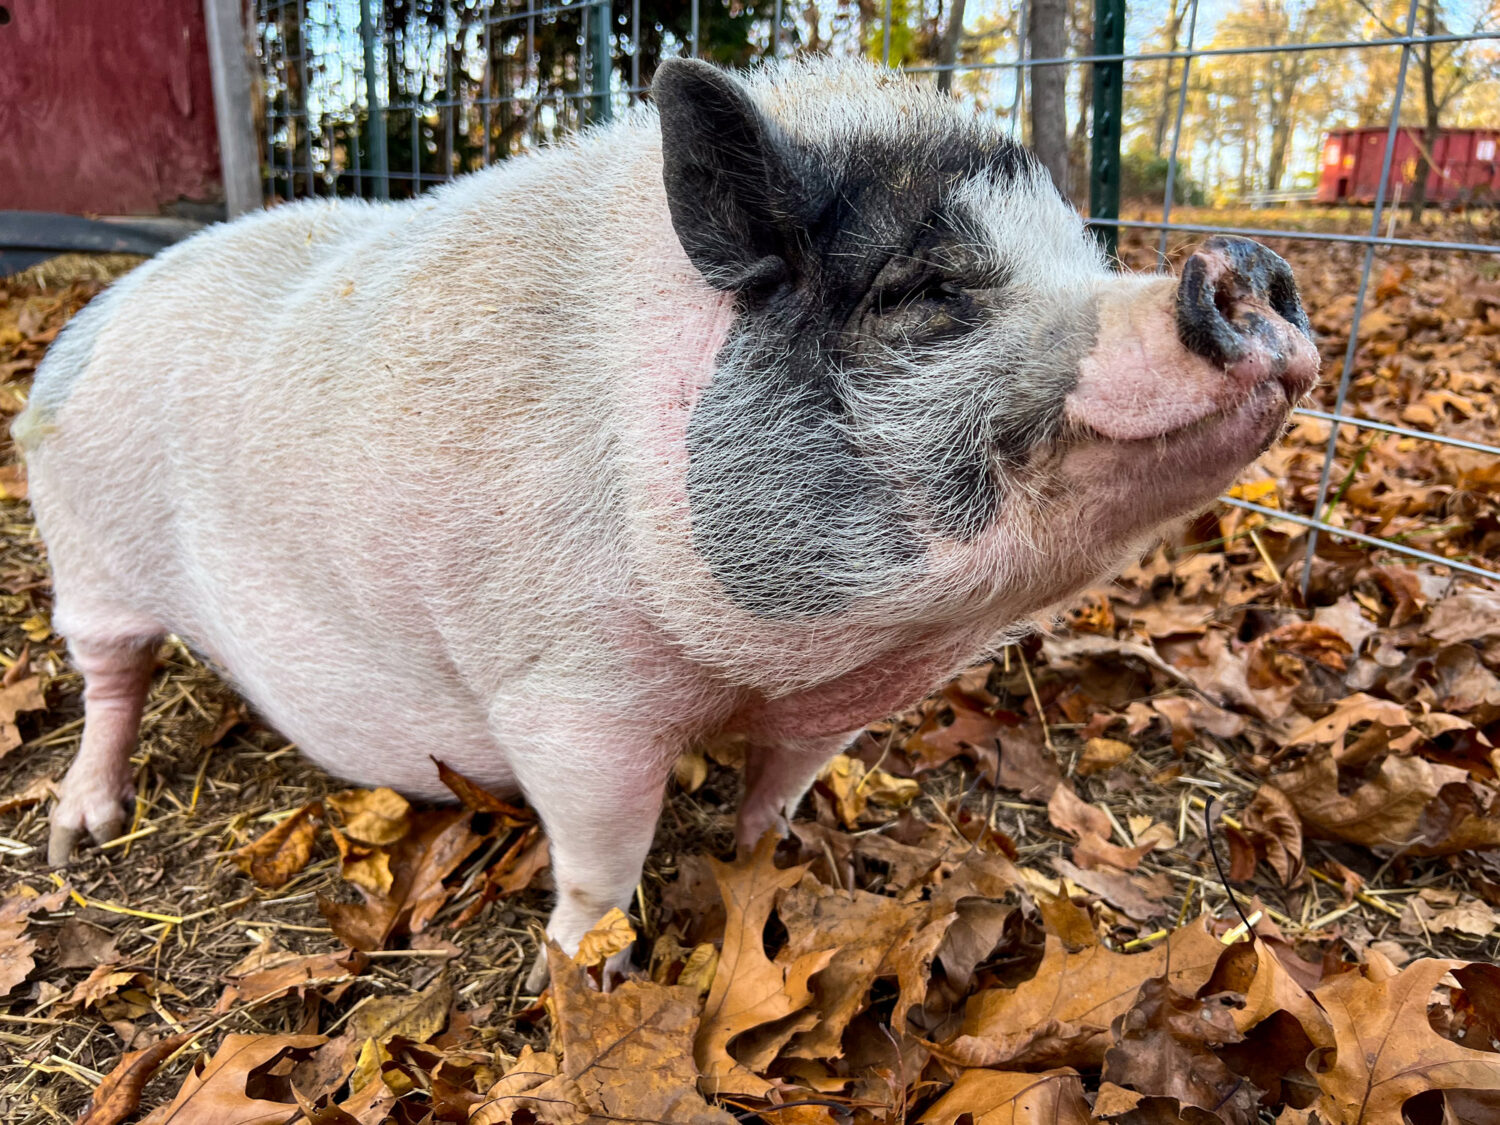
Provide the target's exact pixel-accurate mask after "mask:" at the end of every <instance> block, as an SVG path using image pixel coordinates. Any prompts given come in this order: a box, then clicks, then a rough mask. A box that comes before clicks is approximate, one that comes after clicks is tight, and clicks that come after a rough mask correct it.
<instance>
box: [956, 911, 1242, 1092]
mask: <svg viewBox="0 0 1500 1125" xmlns="http://www.w3.org/2000/svg"><path fill="white" fill-rule="evenodd" d="M1224 951H1225V946H1223V945H1222V944H1220V942H1219V941H1218V939H1216V938H1215V937H1213V935H1212V934H1210V933H1209V932H1208V930H1207V928H1206V927H1205V925H1204V924H1203V922H1202V921H1201V920H1200V921H1197V922H1191V923H1189V924H1188V925H1186V926H1183V927H1181V928H1180V929H1178V930H1176V931H1175V932H1174V933H1173V934H1172V935H1171V936H1170V937H1169V938H1168V939H1167V940H1166V941H1165V942H1163V943H1162V944H1161V945H1159V946H1157V947H1156V948H1154V949H1151V950H1148V951H1146V952H1144V953H1135V954H1126V953H1115V952H1113V951H1112V950H1109V949H1105V948H1104V947H1103V946H1102V945H1091V946H1087V947H1086V948H1084V949H1082V950H1080V951H1078V952H1076V953H1075V952H1069V951H1068V949H1067V948H1066V947H1065V946H1064V945H1063V943H1062V940H1061V939H1060V938H1058V937H1056V936H1054V935H1051V934H1049V935H1047V941H1046V947H1045V952H1044V954H1043V957H1042V962H1041V964H1040V965H1039V966H1038V967H1037V971H1036V975H1035V976H1033V977H1032V978H1031V979H1030V980H1028V981H1026V982H1025V983H1024V984H1021V985H1020V986H1018V987H1016V988H991V989H986V990H984V991H983V992H979V993H976V994H975V995H974V996H972V997H970V999H969V1003H968V1007H967V1008H966V1010H965V1012H964V1021H963V1029H962V1032H961V1034H960V1035H959V1036H958V1037H957V1038H956V1039H954V1040H953V1042H951V1043H948V1044H944V1045H943V1046H942V1047H941V1049H940V1054H941V1055H942V1056H943V1057H944V1058H947V1059H950V1060H952V1061H953V1062H956V1063H959V1064H961V1065H964V1066H983V1067H1007V1066H1024V1067H1046V1066H1079V1067H1097V1066H1100V1065H1102V1063H1103V1061H1104V1052H1105V1051H1106V1050H1107V1049H1108V1047H1109V1046H1110V1025H1111V1024H1112V1023H1113V1022H1114V1021H1115V1019H1116V1018H1117V1017H1119V1016H1121V1015H1123V1014H1124V1013H1125V1012H1126V1011H1128V1010H1129V1009H1130V1007H1131V1005H1132V1004H1133V1003H1134V1001H1135V998H1136V994H1137V993H1138V992H1139V991H1140V987H1141V985H1142V983H1144V982H1145V981H1147V980H1149V979H1151V978H1152V977H1158V976H1162V975H1163V974H1166V976H1167V978H1168V980H1170V981H1171V982H1172V983H1173V984H1174V986H1175V987H1177V988H1178V989H1179V990H1180V991H1185V992H1196V991H1197V990H1198V988H1199V987H1200V986H1201V985H1202V984H1204V983H1205V982H1206V981H1207V980H1208V979H1209V977H1210V976H1211V975H1212V974H1213V971H1214V967H1215V966H1216V965H1217V964H1218V962H1219V958H1220V957H1221V956H1222V955H1223V954H1224Z"/></svg>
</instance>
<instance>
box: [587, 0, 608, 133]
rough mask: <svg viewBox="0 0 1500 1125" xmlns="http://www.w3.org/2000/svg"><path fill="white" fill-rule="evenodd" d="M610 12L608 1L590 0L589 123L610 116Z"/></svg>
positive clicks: (606, 118) (594, 122)
mask: <svg viewBox="0 0 1500 1125" xmlns="http://www.w3.org/2000/svg"><path fill="white" fill-rule="evenodd" d="M613 13H614V6H613V5H612V4H611V3H610V0H593V2H592V4H591V5H590V7H589V16H588V19H589V32H588V40H589V83H590V86H591V88H592V90H593V97H592V98H591V99H590V101H591V102H592V103H593V104H592V108H591V112H590V113H589V121H590V122H591V123H593V124H598V123H599V122H602V121H608V120H609V119H610V115H611V108H610V104H609V80H610V68H611V65H612V64H613V62H614V59H613V57H612V52H611V44H610V35H609V32H610V26H609V24H610V18H611V16H612V15H613Z"/></svg>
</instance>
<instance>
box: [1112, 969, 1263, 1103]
mask: <svg viewBox="0 0 1500 1125" xmlns="http://www.w3.org/2000/svg"><path fill="white" fill-rule="evenodd" d="M1113 1031H1114V1038H1115V1042H1114V1045H1113V1046H1112V1047H1110V1048H1109V1050H1108V1051H1107V1052H1105V1055H1104V1073H1103V1080H1104V1082H1105V1083H1106V1084H1108V1085H1106V1086H1101V1088H1100V1095H1099V1099H1098V1101H1097V1102H1096V1103H1095V1106H1094V1111H1095V1113H1096V1114H1098V1115H1099V1116H1100V1117H1102V1118H1105V1119H1106V1120H1109V1119H1112V1118H1114V1117H1116V1116H1117V1111H1116V1110H1115V1109H1114V1108H1113V1107H1114V1105H1116V1104H1123V1103H1126V1102H1129V1103H1131V1104H1130V1105H1129V1106H1128V1109H1129V1110H1131V1111H1138V1110H1140V1108H1141V1106H1142V1101H1141V1100H1138V1099H1136V1098H1135V1097H1130V1096H1127V1097H1121V1096H1120V1095H1119V1094H1116V1093H1113V1092H1112V1091H1110V1090H1109V1089H1108V1086H1114V1087H1116V1088H1117V1089H1118V1090H1120V1091H1128V1092H1129V1094H1130V1095H1141V1096H1142V1098H1143V1099H1145V1100H1147V1101H1149V1102H1157V1101H1166V1102H1169V1103H1171V1104H1170V1105H1169V1106H1167V1107H1164V1108H1166V1110H1167V1112H1168V1114H1169V1119H1170V1116H1176V1115H1180V1114H1182V1113H1183V1112H1184V1111H1185V1110H1186V1109H1188V1108H1189V1107H1191V1108H1193V1109H1198V1110H1201V1111H1203V1112H1204V1113H1207V1114H1210V1115H1212V1116H1213V1117H1215V1118H1216V1119H1217V1120H1219V1121H1222V1122H1224V1123H1225V1125H1252V1123H1253V1122H1254V1121H1256V1119H1257V1116H1258V1111H1259V1107H1260V1091H1259V1090H1257V1089H1256V1088H1255V1087H1254V1086H1252V1085H1251V1084H1250V1083H1248V1082H1246V1081H1245V1080H1244V1079H1243V1078H1242V1077H1240V1076H1239V1075H1237V1074H1235V1073H1234V1072H1233V1071H1231V1070H1230V1069H1229V1067H1228V1066H1226V1065H1225V1063H1224V1061H1223V1060H1222V1059H1220V1058H1219V1057H1218V1055H1217V1054H1215V1053H1214V1052H1215V1050H1216V1049H1217V1048H1220V1047H1223V1046H1224V1045H1225V1044H1229V1043H1238V1042H1239V1041H1240V1040H1241V1039H1243V1038H1244V1037H1243V1036H1242V1035H1241V1034H1240V1031H1239V1029H1238V1028H1236V1027H1235V1024H1234V1019H1233V1015H1232V1013H1231V1011H1230V1008H1229V1007H1228V1005H1226V1004H1223V1003H1219V1002H1216V1000H1215V999H1214V998H1212V997H1210V998H1206V999H1199V998H1198V997H1197V996H1196V995H1193V994H1191V993H1189V994H1186V995H1184V994H1183V993H1181V992H1179V991H1177V990H1176V989H1174V988H1173V987H1172V985H1171V984H1170V983H1169V982H1168V981H1167V980H1166V979H1165V978H1162V977H1153V978H1151V979H1149V980H1146V981H1143V982H1142V983H1141V989H1140V993H1139V995H1138V996H1137V997H1136V999H1135V1003H1134V1004H1132V1005H1131V1007H1130V1009H1129V1011H1127V1012H1124V1013H1122V1014H1121V1015H1120V1016H1119V1017H1118V1018H1117V1019H1116V1020H1115V1023H1114V1027H1113Z"/></svg>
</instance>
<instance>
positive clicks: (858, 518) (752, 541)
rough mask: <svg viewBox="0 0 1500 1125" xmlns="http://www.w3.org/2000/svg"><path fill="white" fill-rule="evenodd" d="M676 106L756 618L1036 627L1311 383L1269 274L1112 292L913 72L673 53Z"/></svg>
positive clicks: (1010, 148) (681, 199)
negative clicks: (992, 598)
mask: <svg viewBox="0 0 1500 1125" xmlns="http://www.w3.org/2000/svg"><path fill="white" fill-rule="evenodd" d="M652 95H653V100H654V101H655V103H656V105H657V107H658V110H659V114H660V120H661V134H662V157H663V178H664V184H665V188H666V195H667V203H668V206H669V208H670V211H671V217H672V224H673V228H674V230H675V232H676V234H677V237H678V240H679V241H680V242H681V245H682V249H683V250H684V251H685V252H686V254H687V257H688V259H689V260H690V261H691V262H692V264H693V265H694V266H695V267H696V268H697V270H698V271H699V273H701V275H702V277H703V279H704V281H706V282H707V284H708V285H710V286H712V287H713V288H715V289H717V290H720V291H722V292H723V293H725V294H729V295H732V300H733V304H734V319H733V323H732V326H731V327H730V329H729V334H728V337H727V339H726V341H725V343H724V344H723V346H722V347H721V348H720V350H719V352H718V355H717V358H716V360H715V366H714V371H713V374H712V377H711V378H710V379H709V381H708V383H707V385H706V386H705V387H704V388H703V390H702V393H701V395H700V396H699V397H698V399H697V401H696V402H695V403H694V404H693V407H692V413H691V416H690V420H689V423H688V433H687V445H688V469H687V493H688V501H689V506H690V509H691V519H692V536H693V542H694V546H695V548H696V550H697V552H698V553H699V554H700V555H701V556H702V557H703V558H704V559H705V560H706V561H707V564H708V566H709V568H710V570H711V571H712V574H713V576H714V578H715V579H716V580H717V582H718V583H719V584H720V585H721V586H722V588H723V589H724V590H725V591H726V592H727V593H728V595H729V597H730V598H731V599H732V601H733V602H734V603H735V605H736V606H738V607H739V608H740V609H741V610H744V611H747V612H749V613H751V614H754V615H757V616H760V617H764V618H773V619H778V620H783V621H786V620H791V619H801V620H808V619H810V618H816V617H823V616H825V615H830V614H842V615H846V616H847V615H849V614H855V615H860V614H861V613H862V611H863V610H865V609H868V610H869V612H870V614H871V617H872V619H873V618H874V617H876V616H879V615H884V617H883V619H884V620H890V619H891V615H893V614H894V615H897V616H899V615H901V614H904V613H906V612H908V607H910V606H911V604H912V602H911V594H912V593H913V591H917V592H919V593H920V592H921V591H923V590H924V589H925V591H926V594H925V596H924V597H921V598H920V599H919V600H920V601H921V603H922V605H921V608H920V609H915V610H910V612H913V613H920V612H927V613H931V612H934V611H936V612H939V613H941V612H942V610H941V609H938V607H940V606H944V605H946V606H948V607H950V608H951V611H952V612H953V613H955V614H958V613H962V612H966V611H972V610H973V609H974V608H975V605H976V599H978V598H980V597H982V596H984V591H985V590H989V591H990V592H993V591H994V590H995V589H996V588H998V587H1005V588H1006V589H1007V590H1010V591H1011V592H1012V593H1018V592H1024V596H1020V597H1019V601H1022V602H1030V603H1034V604H1031V605H1029V606H1028V607H1027V608H1028V609H1036V608H1040V607H1041V606H1042V605H1044V604H1047V603H1048V602H1050V601H1051V600H1054V599H1055V598H1057V597H1060V596H1062V595H1064V594H1065V593H1067V592H1068V590H1069V589H1070V588H1072V587H1073V586H1075V585H1076V584H1077V583H1080V582H1083V581H1086V580H1088V579H1089V578H1091V577H1093V576H1095V575H1097V574H1098V573H1099V572H1101V571H1102V570H1104V569H1107V568H1108V567H1110V566H1112V565H1114V564H1116V563H1117V562H1118V561H1119V560H1120V558H1121V557H1122V555H1123V554H1124V553H1125V552H1126V551H1128V550H1130V549H1132V548H1133V547H1136V546H1138V545H1139V543H1140V542H1141V540H1142V538H1143V536H1144V535H1146V534H1149V533H1150V531H1151V530H1153V529H1154V528H1155V527H1156V526H1157V525H1159V524H1160V523H1161V522H1162V521H1164V520H1166V519H1169V518H1171V517H1173V516H1175V515H1178V514H1180V513H1182V512H1184V511H1187V510H1190V509H1192V508H1194V507H1195V506H1201V505H1202V504H1204V503H1206V502H1207V501H1209V500H1210V499H1211V498H1212V497H1213V496H1214V495H1215V494H1216V493H1217V492H1218V491H1220V490H1221V489H1223V488H1224V487H1225V486H1226V485H1228V484H1229V483H1230V482H1231V481H1232V479H1233V477H1234V476H1235V474H1236V473H1237V472H1238V471H1239V470H1240V469H1241V468H1242V467H1243V466H1244V465H1245V464H1246V463H1248V462H1249V461H1250V460H1252V459H1253V458H1254V457H1255V456H1256V455H1257V454H1258V453H1259V452H1260V451H1262V450H1264V449H1265V448H1266V446H1267V445H1268V444H1269V443H1270V442H1271V441H1272V440H1273V439H1274V438H1275V437H1276V436H1277V434H1278V432H1279V430H1280V429H1281V427H1282V425H1283V423H1284V422H1285V420H1286V417H1287V413H1288V411H1289V409H1290V408H1291V406H1292V404H1294V403H1295V402H1296V401H1297V400H1298V399H1300V398H1301V397H1302V395H1303V394H1304V393H1305V392H1306V391H1307V390H1308V389H1309V388H1310V387H1311V386H1312V384H1313V381H1314V379H1315V377H1316V375H1317V368H1318V355H1317V351H1316V349H1315V348H1314V347H1313V344H1312V343H1311V340H1310V333H1309V329H1308V323H1307V318H1306V316H1305V315H1304V313H1303V311H1302V307H1301V304H1300V303H1299V300H1298V295H1297V288H1296V285H1295V283H1294V281H1293V280H1292V275H1291V272H1290V270H1289V269H1288V268H1287V265H1286V263H1285V262H1283V261H1282V260H1281V259H1280V258H1278V257H1277V256H1276V255H1275V254H1273V253H1271V252H1270V251H1269V250H1266V249H1265V248H1263V247H1261V246H1259V245H1257V244H1255V243H1253V242H1248V241H1246V240H1243V239H1236V238H1215V239H1210V240H1209V241H1208V242H1207V243H1206V244H1205V245H1204V246H1203V247H1202V248H1201V249H1200V250H1199V251H1198V252H1197V253H1196V254H1194V255H1193V256H1192V257H1191V258H1190V259H1189V260H1188V262H1187V264H1186V266H1185V268H1184V270H1183V273H1182V276H1181V278H1180V279H1175V278H1170V277H1133V276H1128V275H1121V274H1118V273H1115V272H1113V271H1111V270H1110V269H1109V268H1108V266H1107V264H1106V262H1105V261H1104V259H1103V257H1102V255H1101V253H1100V251H1099V250H1098V248H1097V246H1096V243H1095V241H1094V239H1093V238H1092V237H1091V236H1090V234H1089V233H1088V232H1087V231H1086V230H1085V228H1084V225H1083V223H1082V222H1081V220H1080V219H1079V217H1078V216H1077V214H1076V213H1075V212H1074V211H1073V209H1072V208H1071V207H1070V206H1069V205H1068V204H1067V203H1066V202H1065V201H1064V200H1063V199H1062V198H1061V197H1060V196H1059V194H1058V193H1057V191H1056V190H1054V188H1053V186H1052V184H1051V182H1050V180H1049V179H1048V177H1047V175H1046V173H1045V172H1044V171H1043V170H1042V169H1041V167H1040V166H1039V165H1038V163H1037V162H1036V160H1035V158H1034V157H1033V156H1032V155H1031V154H1030V153H1029V152H1028V151H1027V150H1026V149H1024V148H1023V147H1022V146H1020V145H1019V144H1017V143H1015V142H1014V141H1013V140H1011V139H1010V138H1009V137H1008V136H1007V135H1006V134H1005V133H1004V132H1003V131H1001V129H1000V128H999V127H998V126H997V124H996V123H995V122H994V121H993V120H986V119H984V118H982V117H980V116H977V115H975V114H973V113H971V112H969V111H967V110H965V109H964V108H963V107H962V106H960V105H959V104H958V103H956V102H954V101H952V100H951V99H948V98H944V97H942V96H940V95H937V94H936V93H933V92H929V91H925V90H923V89H919V88H918V87H916V86H915V85H914V84H913V83H911V82H909V81H907V80H904V79H901V78H899V77H896V76H892V75H889V74H886V73H884V72H881V71H878V70H876V69H875V68H866V67H862V66H851V65H850V64H847V63H835V62H828V61H824V62H814V63H802V64H796V65H792V66H782V67H780V68H777V69H773V70H769V71H765V72H761V73H758V74H754V75H752V76H750V77H748V78H735V77H731V76H729V75H727V74H724V73H722V72H720V71H718V70H715V69H714V68H712V67H710V66H708V65H706V64H703V63H699V62H693V61H688V60H673V61H670V62H666V63H664V64H663V65H662V67H661V69H660V71H659V72H658V74H657V77H656V80H655V83H654V85H653V87H652ZM1017 600H1018V599H1017V598H1010V599H1008V604H1010V603H1013V602H1016V601H1017Z"/></svg>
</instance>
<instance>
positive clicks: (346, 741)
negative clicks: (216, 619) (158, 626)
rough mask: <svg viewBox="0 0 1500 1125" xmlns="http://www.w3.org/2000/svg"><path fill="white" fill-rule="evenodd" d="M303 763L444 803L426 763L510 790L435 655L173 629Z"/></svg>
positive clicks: (309, 638)
mask: <svg viewBox="0 0 1500 1125" xmlns="http://www.w3.org/2000/svg"><path fill="white" fill-rule="evenodd" d="M178 631H179V632H180V633H181V634H182V635H183V636H184V638H185V639H187V640H188V641H189V643H191V644H195V645H197V646H201V647H202V648H203V650H204V651H205V653H206V654H208V655H209V656H210V657H211V659H212V660H213V661H214V663H216V664H218V665H219V667H220V668H221V669H222V670H223V671H224V672H225V673H226V674H227V676H228V678H229V679H230V681H231V682H232V683H233V684H234V686H235V687H236V688H237V689H238V690H239V691H240V693H241V694H243V695H244V697H245V698H246V700H248V701H249V703H250V704H251V706H252V707H253V708H254V709H255V710H256V712H257V713H258V714H259V715H260V716H261V717H263V718H264V719H265V720H266V721H267V722H268V723H269V724H270V725H271V726H272V727H274V728H275V729H276V730H277V731H278V732H279V733H280V734H282V735H284V736H285V737H286V738H287V739H289V740H290V741H292V742H294V743H295V744H296V745H297V748H298V750H299V751H300V752H301V753H302V754H303V755H304V756H305V757H307V758H308V759H309V760H311V761H313V762H315V763H316V764H317V765H319V766H320V767H322V768H323V769H325V770H327V771H328V772H329V773H331V774H333V775H334V776H336V777H338V778H341V779H343V780H345V781H349V782H352V783H354V784H357V785H361V786H367V787H375V786H381V785H384V786H389V787H390V788H392V789H395V790H397V791H398V792H400V793H403V794H405V795H407V796H409V797H414V798H419V799H426V800H451V799H453V794H452V792H451V791H450V790H449V789H448V788H447V787H446V786H444V785H443V784H442V782H440V781H439V780H438V775H437V766H436V764H435V763H434V762H433V760H432V759H433V758H438V759H441V760H442V761H444V762H446V763H447V764H448V765H449V766H451V767H453V768H454V769H456V770H458V771H459V772H460V773H462V774H463V775H464V776H466V777H468V778H470V779H471V780H473V781H475V782H478V783H479V784H480V785H483V786H484V787H485V788H487V789H491V790H493V791H495V792H497V793H507V792H514V791H515V779H514V776H513V774H512V772H511V770H510V768H509V766H508V765H507V763H506V759H505V754H504V752H503V750H502V749H501V747H500V746H499V745H498V744H497V743H496V742H495V740H494V739H493V738H492V737H491V735H490V734H489V729H488V723H487V716H486V713H485V710H484V708H483V706H482V705H481V704H479V702H478V701H476V700H475V698H474V697H473V696H472V695H471V694H469V692H468V691H467V689H466V688H465V686H464V685H463V683H462V681H461V680H460V679H459V678H458V676H457V675H456V673H453V672H451V671H449V670H447V669H445V668H444V664H446V661H444V660H443V659H442V658H441V657H440V656H435V654H433V653H431V652H427V651H422V650H420V649H414V648H412V647H409V646H406V645H401V644H399V643H397V644H392V645H390V646H389V647H385V648H377V647H375V646H371V645H370V644H369V642H368V638H366V639H365V640H364V641H363V643H359V644H356V643H355V642H354V639H353V638H352V637H350V636H348V635H344V636H340V635H339V634H340V633H342V632H344V631H343V630H340V629H338V628H336V627H331V623H329V622H327V621H326V620H325V621H324V622H322V623H320V625H319V627H318V628H317V629H316V630H314V631H312V632H311V634H310V633H309V631H307V630H306V629H302V630H289V631H288V632H287V633H286V634H284V635H282V636H280V637H276V636H271V635H267V634H265V633H261V632H260V631H259V630H256V629H255V628H253V627H252V628H237V629H236V630H235V631H234V633H233V635H229V636H226V635H223V634H222V633H221V631H220V630H218V629H203V630H197V629H194V628H193V627H192V625H191V624H184V626H183V627H181V628H180V629H179V630H178Z"/></svg>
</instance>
